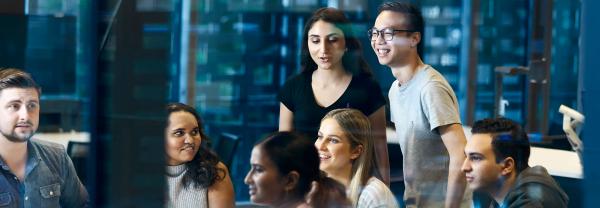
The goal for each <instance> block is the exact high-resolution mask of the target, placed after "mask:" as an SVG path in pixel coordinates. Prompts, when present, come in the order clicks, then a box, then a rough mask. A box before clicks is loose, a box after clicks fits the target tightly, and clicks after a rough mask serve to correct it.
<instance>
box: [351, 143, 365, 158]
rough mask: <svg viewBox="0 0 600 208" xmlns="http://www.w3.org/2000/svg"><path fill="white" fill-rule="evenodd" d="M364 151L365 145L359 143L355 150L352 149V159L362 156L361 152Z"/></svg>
mask: <svg viewBox="0 0 600 208" xmlns="http://www.w3.org/2000/svg"><path fill="white" fill-rule="evenodd" d="M362 153H363V146H362V144H359V145H357V146H356V147H355V148H354V150H352V154H351V155H350V159H353V160H355V159H356V158H358V157H360V154H362Z"/></svg>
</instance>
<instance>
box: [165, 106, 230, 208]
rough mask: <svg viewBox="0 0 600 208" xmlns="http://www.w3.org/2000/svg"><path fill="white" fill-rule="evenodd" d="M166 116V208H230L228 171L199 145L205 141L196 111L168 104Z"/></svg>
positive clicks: (215, 157) (206, 139)
mask: <svg viewBox="0 0 600 208" xmlns="http://www.w3.org/2000/svg"><path fill="white" fill-rule="evenodd" d="M167 115H168V123H167V127H166V129H165V152H166V162H167V169H166V177H167V187H168V192H167V194H168V199H167V203H166V207H233V206H234V202H235V200H234V192H233V185H232V183H231V179H230V178H229V173H228V171H227V167H225V165H223V163H221V162H219V159H218V157H217V156H216V154H214V153H213V152H211V151H210V150H208V148H206V147H205V146H203V145H202V143H206V142H208V137H207V136H206V135H205V134H204V131H203V128H202V121H201V119H200V116H199V115H198V113H197V112H196V110H195V109H194V108H192V107H190V106H188V105H185V104H181V103H171V104H169V105H167Z"/></svg>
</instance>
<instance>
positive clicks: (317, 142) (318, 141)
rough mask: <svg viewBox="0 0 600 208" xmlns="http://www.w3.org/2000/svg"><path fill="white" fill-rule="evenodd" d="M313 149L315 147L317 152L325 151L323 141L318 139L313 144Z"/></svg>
mask: <svg viewBox="0 0 600 208" xmlns="http://www.w3.org/2000/svg"><path fill="white" fill-rule="evenodd" d="M315 147H317V149H318V150H325V149H327V148H326V147H327V145H326V144H325V139H318V140H317V141H316V142H315Z"/></svg>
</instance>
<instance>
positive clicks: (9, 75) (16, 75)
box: [0, 68, 41, 96]
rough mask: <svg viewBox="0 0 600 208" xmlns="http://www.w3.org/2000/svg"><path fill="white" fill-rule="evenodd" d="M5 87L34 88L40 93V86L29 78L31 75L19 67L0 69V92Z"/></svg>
mask: <svg viewBox="0 0 600 208" xmlns="http://www.w3.org/2000/svg"><path fill="white" fill-rule="evenodd" d="M7 88H34V89H35V90H36V91H37V92H38V96H40V95H41V88H40V86H39V85H38V84H37V83H36V82H35V80H33V78H31V75H30V74H29V73H27V72H24V71H23V70H20V69H15V68H4V69H0V92H2V90H4V89H7Z"/></svg>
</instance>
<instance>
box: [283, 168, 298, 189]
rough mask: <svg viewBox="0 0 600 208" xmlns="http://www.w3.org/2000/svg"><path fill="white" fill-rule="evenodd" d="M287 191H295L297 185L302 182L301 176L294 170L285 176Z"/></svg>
mask: <svg viewBox="0 0 600 208" xmlns="http://www.w3.org/2000/svg"><path fill="white" fill-rule="evenodd" d="M285 180H286V181H285V187H284V188H285V191H286V192H287V191H291V190H294V188H295V187H296V185H298V180H300V174H299V173H298V172H297V171H295V170H293V171H291V172H290V173H288V174H287V175H286V176H285Z"/></svg>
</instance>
